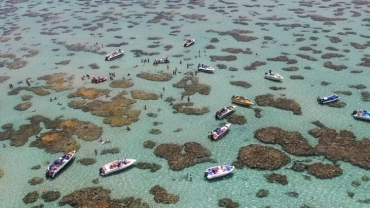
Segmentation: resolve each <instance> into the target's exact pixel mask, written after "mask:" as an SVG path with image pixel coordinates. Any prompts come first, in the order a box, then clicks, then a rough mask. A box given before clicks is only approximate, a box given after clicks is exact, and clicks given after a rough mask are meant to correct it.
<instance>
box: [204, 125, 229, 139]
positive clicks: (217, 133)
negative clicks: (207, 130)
mask: <svg viewBox="0 0 370 208" xmlns="http://www.w3.org/2000/svg"><path fill="white" fill-rule="evenodd" d="M230 126H231V124H230V123H227V124H224V125H222V126H219V127H217V128H216V129H215V130H213V131H212V133H211V134H210V135H209V136H210V137H211V139H213V140H219V139H221V138H222V137H223V136H225V134H226V133H227V132H228V131H229V129H230Z"/></svg>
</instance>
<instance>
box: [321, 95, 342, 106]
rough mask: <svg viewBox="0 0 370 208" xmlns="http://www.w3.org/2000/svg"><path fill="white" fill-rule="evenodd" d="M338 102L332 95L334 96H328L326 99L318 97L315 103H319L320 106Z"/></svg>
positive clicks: (336, 96) (336, 97) (335, 96)
mask: <svg viewBox="0 0 370 208" xmlns="http://www.w3.org/2000/svg"><path fill="white" fill-rule="evenodd" d="M337 100H339V96H338V95H336V94H334V95H329V96H326V97H322V98H321V97H318V98H317V102H318V103H320V104H327V103H332V102H335V101H337Z"/></svg>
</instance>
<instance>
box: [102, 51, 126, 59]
mask: <svg viewBox="0 0 370 208" xmlns="http://www.w3.org/2000/svg"><path fill="white" fill-rule="evenodd" d="M123 53H124V51H121V49H119V50H118V51H114V52H112V53H110V54H107V55H106V56H105V60H106V61H111V60H114V59H117V58H120V57H122V56H123Z"/></svg>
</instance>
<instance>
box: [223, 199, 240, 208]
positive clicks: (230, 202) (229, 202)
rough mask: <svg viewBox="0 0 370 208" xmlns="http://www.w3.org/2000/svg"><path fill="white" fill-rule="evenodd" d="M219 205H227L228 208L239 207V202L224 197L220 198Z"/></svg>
mask: <svg viewBox="0 0 370 208" xmlns="http://www.w3.org/2000/svg"><path fill="white" fill-rule="evenodd" d="M218 206H219V207H226V208H237V207H239V206H240V205H239V203H238V202H234V201H233V200H232V199H229V198H222V199H219V200H218Z"/></svg>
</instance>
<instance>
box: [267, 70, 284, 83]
mask: <svg viewBox="0 0 370 208" xmlns="http://www.w3.org/2000/svg"><path fill="white" fill-rule="evenodd" d="M265 78H266V79H270V80H275V81H281V80H283V79H284V77H283V76H281V75H280V74H278V73H275V72H272V71H271V70H269V71H268V72H266V73H265Z"/></svg>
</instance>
